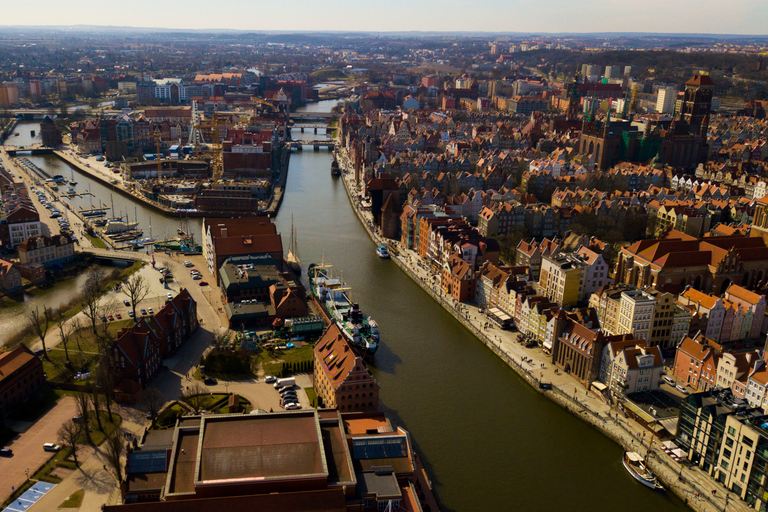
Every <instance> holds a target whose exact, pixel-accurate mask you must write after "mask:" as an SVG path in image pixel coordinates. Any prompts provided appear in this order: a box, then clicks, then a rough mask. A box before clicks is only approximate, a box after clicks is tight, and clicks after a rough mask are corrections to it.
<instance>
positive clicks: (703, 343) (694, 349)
mask: <svg viewBox="0 0 768 512" xmlns="http://www.w3.org/2000/svg"><path fill="white" fill-rule="evenodd" d="M678 350H682V351H683V352H684V353H686V354H687V355H688V356H689V357H692V358H693V359H696V360H698V361H703V360H704V359H705V358H706V357H707V356H709V354H710V352H711V351H712V350H715V351H718V352H722V350H723V346H722V345H720V344H719V343H715V342H714V341H712V340H710V339H709V338H705V337H704V335H703V334H699V335H698V336H696V338H695V339H694V338H691V337H689V336H686V337H685V338H683V341H681V342H680V345H679V346H678Z"/></svg>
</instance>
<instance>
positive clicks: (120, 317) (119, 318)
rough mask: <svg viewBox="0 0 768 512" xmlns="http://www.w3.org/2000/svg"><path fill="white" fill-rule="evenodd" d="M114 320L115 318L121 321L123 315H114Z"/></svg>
mask: <svg viewBox="0 0 768 512" xmlns="http://www.w3.org/2000/svg"><path fill="white" fill-rule="evenodd" d="M115 318H117V319H118V320H122V319H123V315H121V314H120V313H115Z"/></svg>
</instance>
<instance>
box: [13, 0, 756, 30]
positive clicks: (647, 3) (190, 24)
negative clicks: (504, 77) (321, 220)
mask: <svg viewBox="0 0 768 512" xmlns="http://www.w3.org/2000/svg"><path fill="white" fill-rule="evenodd" d="M4 3H5V5H4V6H3V8H2V10H1V11H0V12H2V14H3V15H2V17H0V25H114V26H132V27H164V28H174V29H184V28H192V29H241V30H257V31H258V30H343V31H380V32H388V31H488V32H507V31H508V32H662V33H669V32H673V33H711V34H755V35H766V34H768V23H766V20H768V0H730V1H726V2H724V1H722V0H636V1H628V0H533V1H532V0H387V1H386V2H382V1H366V0H363V1H360V0H353V1H349V0H269V1H264V0H208V1H203V0H130V1H123V2H104V1H103V0H66V1H63V0H56V1H53V0H23V1H21V0H15V1H14V0H11V1H9V2H4Z"/></svg>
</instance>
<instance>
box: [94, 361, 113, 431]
mask: <svg viewBox="0 0 768 512" xmlns="http://www.w3.org/2000/svg"><path fill="white" fill-rule="evenodd" d="M96 382H98V383H99V386H101V391H102V392H103V393H104V405H105V406H106V408H107V414H108V415H109V422H110V423H112V402H113V401H114V398H115V378H114V376H113V375H112V368H110V367H109V357H108V356H104V357H103V358H102V360H101V362H100V363H99V364H98V365H97V366H96Z"/></svg>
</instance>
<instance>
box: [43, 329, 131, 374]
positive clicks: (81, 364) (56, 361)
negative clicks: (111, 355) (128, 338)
mask: <svg viewBox="0 0 768 512" xmlns="http://www.w3.org/2000/svg"><path fill="white" fill-rule="evenodd" d="M132 324H133V320H131V319H130V318H128V319H126V320H118V321H115V322H109V323H108V324H107V333H106V336H105V335H104V331H103V324H102V323H101V322H99V323H97V324H96V330H97V331H98V332H97V334H94V333H93V330H92V327H91V326H90V325H88V326H85V327H83V328H82V329H80V331H79V332H78V334H77V335H72V336H70V341H69V342H68V343H67V352H69V363H68V362H67V357H66V353H65V351H64V347H63V345H61V344H59V345H58V346H56V347H55V348H53V349H51V350H50V352H48V359H45V358H43V371H44V372H45V373H46V376H47V377H46V379H47V380H48V381H49V382H56V383H65V382H73V378H74V375H75V373H77V372H78V371H79V370H81V369H82V368H88V369H89V370H93V369H94V368H95V367H96V365H97V364H98V361H99V355H98V354H99V352H100V350H101V348H100V346H104V345H105V344H107V343H108V342H109V341H110V340H112V339H114V338H115V336H117V333H118V332H119V331H120V329H122V328H123V327H129V326H131V325H132ZM54 334H57V333H54ZM78 341H79V343H78ZM89 380H90V379H89ZM89 380H86V381H78V382H88V381H89Z"/></svg>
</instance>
